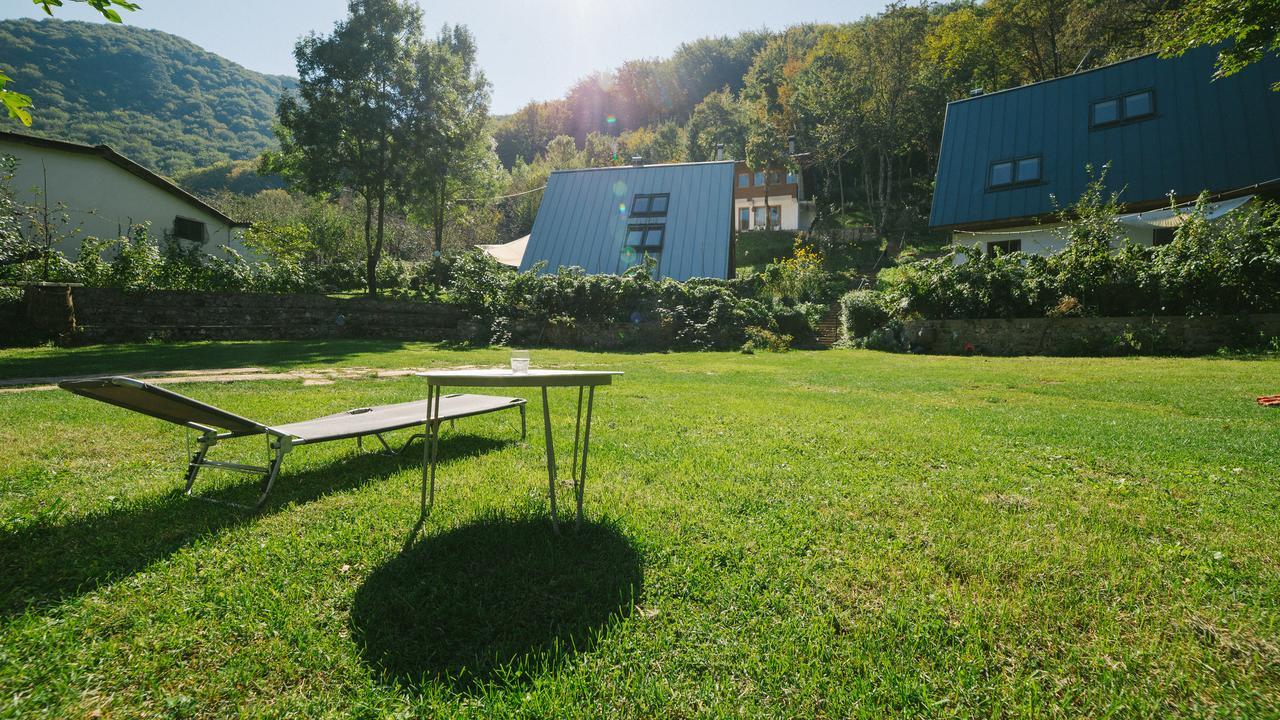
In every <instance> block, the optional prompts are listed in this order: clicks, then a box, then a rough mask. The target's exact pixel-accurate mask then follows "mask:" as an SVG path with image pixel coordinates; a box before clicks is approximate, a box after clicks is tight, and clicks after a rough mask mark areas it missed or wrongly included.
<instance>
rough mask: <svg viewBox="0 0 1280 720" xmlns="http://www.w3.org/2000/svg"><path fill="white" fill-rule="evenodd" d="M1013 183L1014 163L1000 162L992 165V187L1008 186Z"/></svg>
mask: <svg viewBox="0 0 1280 720" xmlns="http://www.w3.org/2000/svg"><path fill="white" fill-rule="evenodd" d="M1012 182H1013V163H1011V162H998V163H994V164H992V165H991V181H990V183H989V184H990V185H991V187H999V186H1001V185H1008V184H1010V183H1012Z"/></svg>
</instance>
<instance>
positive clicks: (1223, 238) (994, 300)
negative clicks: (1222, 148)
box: [868, 178, 1280, 345]
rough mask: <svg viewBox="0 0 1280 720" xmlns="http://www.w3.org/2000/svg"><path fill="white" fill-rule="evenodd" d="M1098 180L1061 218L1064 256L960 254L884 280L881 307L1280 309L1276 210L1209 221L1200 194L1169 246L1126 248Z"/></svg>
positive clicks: (1149, 311)
mask: <svg viewBox="0 0 1280 720" xmlns="http://www.w3.org/2000/svg"><path fill="white" fill-rule="evenodd" d="M1101 182H1102V178H1098V179H1096V180H1095V181H1094V182H1092V183H1090V185H1089V188H1088V190H1086V192H1085V193H1084V195H1083V196H1082V197H1081V199H1080V201H1079V202H1078V203H1077V204H1076V205H1075V206H1074V207H1072V208H1070V209H1069V210H1066V211H1063V213H1062V219H1063V221H1064V224H1063V226H1062V227H1061V228H1060V229H1059V230H1058V234H1059V236H1060V237H1061V238H1062V239H1063V240H1065V243H1066V246H1065V248H1064V249H1063V250H1062V251H1061V252H1058V253H1056V254H1054V255H1051V256H1048V257H1041V256H1037V255H1027V254H1023V253H1020V252H1015V253H1008V254H997V255H994V256H993V255H987V254H984V253H980V252H977V251H975V250H971V249H967V248H956V249H954V250H953V252H952V254H951V255H948V256H946V257H942V258H937V259H932V260H919V261H915V262H910V263H905V264H903V265H900V266H899V267H898V268H896V269H894V270H893V271H892V272H887V273H884V274H882V277H881V295H880V301H881V303H882V304H883V305H884V307H886V308H887V309H888V310H889V312H890V314H891V315H892V316H893V317H897V318H901V319H905V318H910V317H926V318H1015V317H1046V316H1048V317H1060V316H1063V315H1087V316H1139V315H1180V314H1186V315H1236V314H1248V313H1267V312H1276V311H1280V208H1277V206H1276V205H1274V204H1272V203H1266V202H1255V203H1251V204H1250V205H1249V206H1246V207H1244V208H1241V209H1239V210H1237V211H1235V212H1233V213H1231V214H1229V215H1227V216H1226V217H1223V218H1219V219H1215V220H1210V219H1209V213H1210V209H1211V208H1210V203H1209V199H1208V197H1207V196H1201V197H1200V198H1199V200H1198V201H1197V202H1196V204H1195V205H1194V206H1193V207H1191V208H1189V209H1187V210H1185V211H1182V210H1179V212H1180V213H1182V214H1183V218H1182V223H1181V225H1180V226H1179V227H1178V230H1177V232H1176V233H1175V235H1174V239H1173V242H1172V243H1170V244H1168V245H1163V246H1157V247H1141V246H1137V245H1134V244H1133V243H1132V242H1130V241H1129V239H1128V236H1127V234H1126V233H1125V232H1124V230H1123V228H1122V227H1121V225H1120V223H1119V221H1118V220H1117V217H1118V212H1119V209H1118V208H1119V206H1118V204H1117V201H1116V198H1115V196H1114V195H1112V196H1110V197H1108V196H1106V195H1104V193H1103V191H1102V184H1101ZM868 302H869V301H868ZM1149 344H1150V343H1149V342H1148V345H1149Z"/></svg>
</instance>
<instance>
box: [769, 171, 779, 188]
mask: <svg viewBox="0 0 1280 720" xmlns="http://www.w3.org/2000/svg"><path fill="white" fill-rule="evenodd" d="M769 184H770V185H781V184H782V173H780V172H771V173H769Z"/></svg>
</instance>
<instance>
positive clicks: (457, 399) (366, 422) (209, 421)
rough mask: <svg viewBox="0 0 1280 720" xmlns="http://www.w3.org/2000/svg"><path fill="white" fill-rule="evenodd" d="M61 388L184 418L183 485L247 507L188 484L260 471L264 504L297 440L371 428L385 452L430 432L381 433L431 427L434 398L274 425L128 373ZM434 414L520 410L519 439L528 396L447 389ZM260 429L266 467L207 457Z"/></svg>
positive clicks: (366, 432) (360, 434) (363, 433)
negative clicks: (398, 438) (207, 475)
mask: <svg viewBox="0 0 1280 720" xmlns="http://www.w3.org/2000/svg"><path fill="white" fill-rule="evenodd" d="M58 387H60V388H62V389H64V390H69V391H71V392H73V393H75V394H77V395H82V396H84V397H87V398H91V399H93V400H98V401H100V402H105V403H108V404H111V405H115V406H117V407H122V408H125V409H127V410H132V411H134V412H138V413H142V414H143V415H149V416H151V417H154V418H158V419H160V420H165V421H167V422H171V423H174V424H176V425H181V426H183V427H185V428H189V429H191V430H195V431H197V432H199V433H200V439H199V440H198V441H197V448H196V450H195V452H194V453H193V454H192V455H191V457H190V460H189V461H188V463H187V475H186V488H185V490H184V492H185V493H186V494H187V495H189V496H191V497H195V498H198V499H201V500H208V501H211V502H217V503H222V504H225V505H235V506H236V507H250V506H246V505H240V504H239V503H231V502H227V501H224V500H217V499H215V498H209V497H203V496H199V495H192V493H191V487H192V486H193V485H194V484H195V482H196V475H198V474H199V472H200V469H201V468H206V467H210V468H218V469H222V470H231V471H233V472H240V473H246V474H250V475H261V476H262V480H261V485H260V487H261V495H259V497H258V501H257V502H256V503H254V505H253V506H252V508H253V509H257V508H260V507H262V504H263V503H264V502H265V501H266V499H267V494H268V493H270V492H271V485H272V484H273V483H274V482H275V479H276V476H277V475H279V473H280V465H281V464H282V463H283V462H284V456H285V455H287V454H288V453H289V451H290V450H292V449H293V448H295V447H297V446H300V445H314V444H316V443H322V442H329V441H332V440H346V439H351V438H355V440H356V442H357V443H358V444H360V447H363V444H362V443H361V441H362V439H363V438H365V437H368V436H370V435H372V436H374V437H376V438H378V441H379V442H380V443H382V446H383V448H385V449H386V452H387V453H395V452H402V451H403V450H404V449H405V448H406V447H408V446H409V443H411V442H413V441H414V440H415V439H417V438H425V437H426V435H425V433H417V434H415V435H413V436H411V437H410V438H409V439H407V440H406V441H405V443H404V445H402V446H401V447H400V450H399V451H394V450H392V449H391V446H390V445H388V444H387V441H386V439H384V438H383V437H382V435H383V433H388V432H393V431H395V430H403V429H406V428H411V427H415V426H421V427H423V428H424V430H425V429H427V422H428V413H429V405H430V403H429V402H428V401H427V400H420V401H415V402H407V403H398V404H395V405H380V406H376V407H367V408H356V409H353V410H348V411H346V412H341V413H336V414H334V415H326V416H325V417H320V418H315V419H314V420H305V421H303V422H296V423H289V424H286V425H276V426H274V427H272V426H268V425H263V424H262V423H259V422H255V421H253V420H250V419H248V418H245V417H241V416H239V415H236V414H234V413H230V412H227V411H226V410H223V409H221V408H218V407H214V406H213V405H209V404H207V403H202V402H200V401H199V400H194V399H192V398H189V397H187V396H185V395H179V394H178V393H176V392H173V391H171V390H165V389H164V388H160V387H156V386H155V385H151V384H150V383H145V382H142V381H141V380H135V379H133V378H128V377H119V376H114V377H101V378H91V379H87V380H68V381H66V382H62V383H59V384H58ZM436 408H437V410H436V415H437V417H435V418H433V419H432V420H431V422H432V425H434V426H439V424H440V423H441V422H443V421H445V420H449V421H451V422H452V421H453V420H456V419H458V418H464V417H470V416H472V415H481V414H484V413H490V412H497V411H498V410H506V409H509V408H519V409H520V438H521V439H522V440H523V439H524V438H525V436H526V429H527V428H526V424H525V423H526V421H525V400H524V399H523V398H512V397H494V396H491V395H465V394H455V395H445V396H444V397H443V398H441V401H440V402H439V404H438V405H437V406H436ZM252 435H263V436H265V437H266V440H267V449H268V454H269V455H270V457H271V460H270V462H269V463H268V465H267V466H266V467H259V466H256V465H243V464H240V463H231V462H221V461H217V460H209V459H208V457H207V456H208V454H209V450H210V449H211V448H212V447H213V446H214V445H217V444H218V443H219V442H220V441H222V440H230V439H232V438H240V437H249V436H252Z"/></svg>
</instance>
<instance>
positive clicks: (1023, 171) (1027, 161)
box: [1014, 157, 1040, 182]
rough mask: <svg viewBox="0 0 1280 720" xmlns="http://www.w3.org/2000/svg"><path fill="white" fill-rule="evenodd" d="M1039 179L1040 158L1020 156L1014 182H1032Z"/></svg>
mask: <svg viewBox="0 0 1280 720" xmlns="http://www.w3.org/2000/svg"><path fill="white" fill-rule="evenodd" d="M1039 179H1040V158H1039V157H1029V158H1022V159H1021V160H1019V161H1018V163H1017V172H1015V173H1014V182H1032V181H1034V180H1039Z"/></svg>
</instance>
